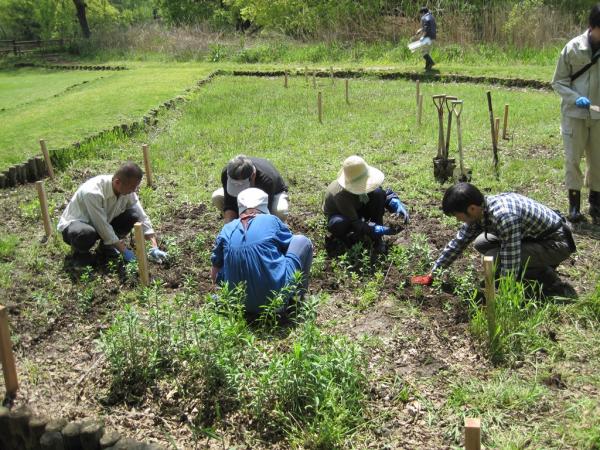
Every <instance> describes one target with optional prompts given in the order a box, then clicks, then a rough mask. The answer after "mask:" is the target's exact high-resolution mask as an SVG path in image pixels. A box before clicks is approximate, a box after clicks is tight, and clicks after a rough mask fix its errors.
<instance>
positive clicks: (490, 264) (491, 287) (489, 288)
mask: <svg viewBox="0 0 600 450" xmlns="http://www.w3.org/2000/svg"><path fill="white" fill-rule="evenodd" d="M483 271H484V274H485V299H486V313H487V320H488V338H489V345H490V353H491V354H492V358H494V357H495V355H496V284H495V280H494V279H495V276H494V258H493V257H491V256H484V257H483Z"/></svg>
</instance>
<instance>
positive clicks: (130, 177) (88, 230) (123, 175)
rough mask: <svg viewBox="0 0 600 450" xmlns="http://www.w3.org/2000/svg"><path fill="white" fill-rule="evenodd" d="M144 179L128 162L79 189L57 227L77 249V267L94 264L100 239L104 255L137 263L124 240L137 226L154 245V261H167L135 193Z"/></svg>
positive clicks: (75, 250)
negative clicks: (95, 248) (96, 244)
mask: <svg viewBox="0 0 600 450" xmlns="http://www.w3.org/2000/svg"><path fill="white" fill-rule="evenodd" d="M143 175H144V173H143V172H142V169H141V168H140V167H139V166H138V165H137V164H135V163H133V162H127V163H125V164H123V165H122V166H121V167H120V168H119V169H118V170H117V172H116V173H115V174H114V175H98V176H96V177H94V178H91V179H89V180H88V181H86V182H85V183H83V184H82V185H81V186H80V187H79V189H77V192H75V194H74V195H73V198H72V199H71V201H70V202H69V204H68V205H67V207H66V209H65V210H64V212H63V213H62V216H61V217H60V221H59V222H58V227H57V228H58V231H60V232H61V233H62V236H63V240H64V241H65V242H66V243H67V244H69V245H70V246H71V248H72V249H73V256H74V263H75V265H76V266H86V265H90V264H91V263H92V262H93V259H92V257H91V254H90V249H91V248H92V247H93V246H94V244H95V243H96V241H98V240H99V239H100V240H102V243H101V245H100V250H101V251H103V252H105V253H107V254H109V255H115V256H118V255H119V254H121V255H123V259H124V260H125V262H127V263H129V262H131V261H134V260H135V254H134V253H133V251H132V250H131V249H129V248H128V247H127V245H126V244H125V241H124V240H123V238H124V237H125V236H127V235H128V234H129V232H130V231H131V229H132V228H133V225H134V224H135V223H136V222H141V224H142V227H143V230H144V236H145V238H146V239H147V240H149V241H150V242H151V244H152V247H151V249H150V252H149V257H150V259H151V260H153V261H155V262H159V263H161V262H164V261H165V260H166V259H167V257H168V255H167V253H166V252H163V251H161V250H159V248H158V244H157V242H156V235H155V233H154V230H153V229H152V223H151V222H150V219H149V218H148V216H147V215H146V213H145V212H144V209H143V208H142V205H141V204H140V201H139V199H138V196H137V194H136V193H135V192H136V190H137V189H138V187H139V185H140V182H141V181H142V177H143Z"/></svg>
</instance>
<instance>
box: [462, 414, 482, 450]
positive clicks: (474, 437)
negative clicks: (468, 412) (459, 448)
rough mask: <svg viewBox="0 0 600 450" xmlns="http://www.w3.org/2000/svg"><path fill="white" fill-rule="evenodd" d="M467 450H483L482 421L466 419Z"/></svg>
mask: <svg viewBox="0 0 600 450" xmlns="http://www.w3.org/2000/svg"><path fill="white" fill-rule="evenodd" d="M465 450H481V420H480V419H478V418H469V417H465Z"/></svg>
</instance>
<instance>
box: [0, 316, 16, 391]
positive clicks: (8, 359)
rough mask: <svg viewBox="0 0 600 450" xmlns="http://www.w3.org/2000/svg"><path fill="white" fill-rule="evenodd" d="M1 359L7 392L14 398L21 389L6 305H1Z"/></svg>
mask: <svg viewBox="0 0 600 450" xmlns="http://www.w3.org/2000/svg"><path fill="white" fill-rule="evenodd" d="M0 360H1V361H2V372H3V373H4V385H5V386H6V393H7V395H8V397H11V398H14V397H15V395H16V394H17V389H19V381H18V379H17V367H16V365H15V356H14V355H13V351H12V341H11V340H10V328H9V327H8V312H7V311H6V307H5V306H4V305H0Z"/></svg>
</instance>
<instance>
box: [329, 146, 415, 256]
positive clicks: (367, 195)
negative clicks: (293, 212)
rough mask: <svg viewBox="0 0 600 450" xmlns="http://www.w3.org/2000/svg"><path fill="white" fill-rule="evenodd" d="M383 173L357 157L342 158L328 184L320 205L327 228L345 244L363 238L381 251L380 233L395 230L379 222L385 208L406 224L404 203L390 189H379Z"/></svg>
mask: <svg viewBox="0 0 600 450" xmlns="http://www.w3.org/2000/svg"><path fill="white" fill-rule="evenodd" d="M383 179H384V175H383V173H382V172H381V171H380V170H378V169H376V168H374V167H371V166H369V165H368V164H367V163H366V162H365V160H364V159H362V158H361V157H360V156H355V155H354V156H350V157H348V158H346V160H345V161H344V163H343V165H342V170H341V171H340V173H339V176H338V178H337V179H336V180H335V181H333V182H332V183H331V184H330V185H329V186H328V187H327V192H326V194H325V202H324V204H323V212H324V213H325V215H326V216H327V219H328V222H327V229H328V230H329V232H330V233H331V235H332V236H333V237H335V238H338V239H340V240H341V241H342V242H343V243H344V244H345V245H346V246H348V247H351V246H352V245H354V244H355V243H357V242H359V241H361V240H364V238H367V239H369V240H371V241H372V242H373V243H374V248H375V249H376V250H377V251H382V252H383V251H385V245H384V243H383V239H382V238H383V236H385V235H392V234H396V233H398V231H399V229H397V228H394V227H388V226H385V225H383V214H384V212H385V210H386V209H387V210H388V211H390V212H391V213H392V214H396V215H397V216H402V217H403V218H404V223H405V224H406V223H408V220H409V215H408V211H407V209H406V206H404V204H403V203H402V202H401V201H400V199H399V198H398V195H396V194H395V193H394V192H393V191H392V190H391V189H387V190H383V189H382V188H381V183H383Z"/></svg>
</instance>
